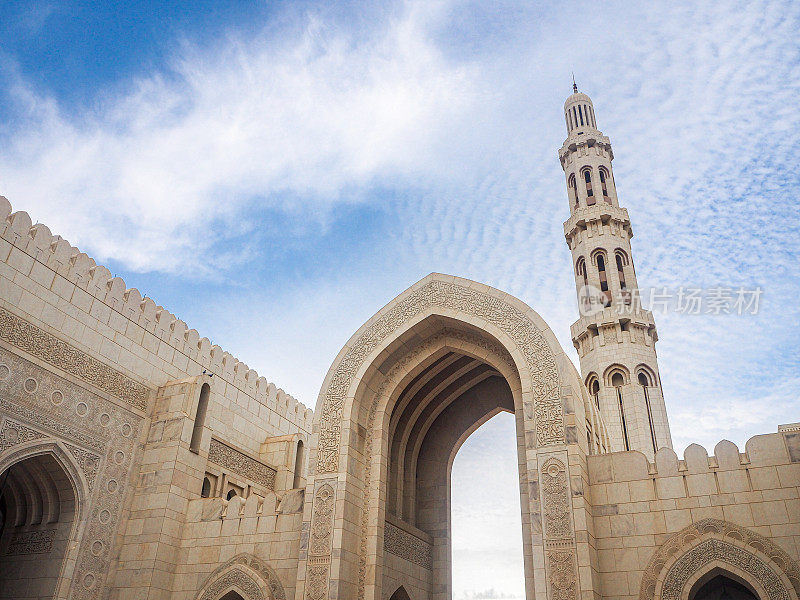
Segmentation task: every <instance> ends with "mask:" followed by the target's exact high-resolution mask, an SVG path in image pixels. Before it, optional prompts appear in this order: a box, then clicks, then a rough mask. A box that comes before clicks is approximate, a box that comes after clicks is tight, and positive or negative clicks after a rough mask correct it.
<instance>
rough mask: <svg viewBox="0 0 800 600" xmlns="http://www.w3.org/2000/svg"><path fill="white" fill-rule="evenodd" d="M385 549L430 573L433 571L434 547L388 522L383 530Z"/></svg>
mask: <svg viewBox="0 0 800 600" xmlns="http://www.w3.org/2000/svg"><path fill="white" fill-rule="evenodd" d="M383 547H384V548H385V549H386V551H387V552H391V553H392V554H394V555H395V556H399V557H400V558H404V559H406V560H407V561H409V562H412V563H414V564H416V565H419V566H420V567H423V568H425V569H428V570H429V571H430V570H432V569H433V547H432V546H431V545H430V544H429V543H428V542H426V541H425V540H423V539H421V538H419V537H417V536H415V535H413V534H411V533H409V532H407V531H405V530H403V529H400V528H399V527H397V526H396V525H393V524H392V523H389V522H388V521H387V522H386V524H385V525H384V530H383Z"/></svg>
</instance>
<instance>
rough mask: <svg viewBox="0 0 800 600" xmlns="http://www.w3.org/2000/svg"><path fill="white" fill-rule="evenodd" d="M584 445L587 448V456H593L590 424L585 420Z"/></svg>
mask: <svg viewBox="0 0 800 600" xmlns="http://www.w3.org/2000/svg"><path fill="white" fill-rule="evenodd" d="M586 445H587V446H588V447H589V454H594V444H592V424H591V423H590V422H589V419H586Z"/></svg>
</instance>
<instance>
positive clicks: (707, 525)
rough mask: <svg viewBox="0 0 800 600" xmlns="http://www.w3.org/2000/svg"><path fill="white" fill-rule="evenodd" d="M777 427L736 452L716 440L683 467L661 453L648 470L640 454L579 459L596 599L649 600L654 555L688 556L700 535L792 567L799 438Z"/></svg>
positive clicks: (687, 457)
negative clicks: (584, 462)
mask: <svg viewBox="0 0 800 600" xmlns="http://www.w3.org/2000/svg"><path fill="white" fill-rule="evenodd" d="M782 429H783V430H782V431H781V432H780V433H774V434H767V435H760V436H756V437H753V438H751V439H750V440H749V441H748V442H747V445H746V447H745V452H743V453H740V452H739V449H738V448H737V447H736V445H734V444H733V443H731V442H728V441H722V442H720V443H719V444H717V446H716V448H715V449H714V454H713V455H712V456H708V454H707V452H706V450H705V449H704V448H702V447H701V446H698V445H696V444H695V445H692V446H689V447H688V448H687V449H686V452H685V453H684V458H683V460H679V459H678V458H677V456H676V455H675V453H674V452H673V451H672V450H670V449H668V448H664V449H661V450H660V451H659V452H658V454H657V455H656V460H655V464H653V463H649V462H648V461H647V459H646V458H645V457H644V455H642V454H641V453H639V452H619V453H614V454H606V455H597V456H590V457H588V467H589V480H590V486H589V493H588V494H587V499H588V500H589V501H590V503H591V505H592V514H593V524H592V526H591V527H590V543H591V546H592V552H593V554H594V556H593V563H594V564H596V565H597V569H598V577H599V581H597V582H596V586H595V589H596V590H600V592H601V594H602V596H601V597H603V598H614V599H628V600H633V599H640V598H641V599H644V598H652V597H653V595H652V593H653V592H652V590H654V589H656V587H655V586H661V585H663V581H662V580H661V579H660V577H662V576H663V575H659V568H660V565H662V563H663V564H668V563H669V560H668V558H665V559H664V560H658V557H657V556H656V557H654V554H655V553H656V551H657V550H658V551H659V552H661V553H664V552H665V551H666V550H665V548H666V549H667V550H669V551H670V552H672V553H673V554H674V555H676V556H678V555H680V554H681V553H682V552H683V549H682V544H684V543H685V544H687V549H688V548H689V547H690V546H691V542H693V541H696V540H700V539H703V535H704V532H707V533H708V535H714V536H716V537H717V538H720V539H731V540H733V539H735V540H744V541H737V544H738V545H742V546H747V544H748V543H749V544H750V546H752V548H747V549H748V551H753V548H759V549H760V550H759V551H760V552H762V553H765V554H767V555H770V556H771V560H773V561H774V562H775V563H776V564H781V563H786V564H788V565H791V560H793V561H797V560H798V559H800V432H797V431H791V430H790V429H791V428H788V430H787V428H782ZM715 539H716V538H715ZM748 539H751V541H750V542H747V540H748ZM721 547H722V546H721ZM706 550H707V551H708V552H710V551H709V550H708V549H706ZM736 552H737V551H736V550H735V549H734V550H731V556H732V559H731V560H732V561H734V562H733V563H732V564H733V565H734V567H735V556H733V555H734V554H735V553H736ZM781 553H785V555H784V556H782V557H781ZM787 556H788V557H790V558H791V560H788V561H787V560H786V557H787ZM764 560H765V561H766V560H767V559H766V558H765V559H764ZM794 568H796V563H795V565H794ZM734 572H735V571H734ZM797 585H798V587H799V588H800V579H798V580H797ZM659 589H660V588H659ZM662 597H665V598H666V597H667V595H666V594H665V595H664V596H662ZM769 597H773V596H771V595H770V596H769ZM777 597H780V596H777ZM787 597H790V596H787Z"/></svg>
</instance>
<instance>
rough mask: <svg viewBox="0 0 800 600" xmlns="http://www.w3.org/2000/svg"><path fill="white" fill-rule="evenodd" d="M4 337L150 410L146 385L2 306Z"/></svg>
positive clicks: (0, 326) (0, 323) (0, 320)
mask: <svg viewBox="0 0 800 600" xmlns="http://www.w3.org/2000/svg"><path fill="white" fill-rule="evenodd" d="M0 339H2V340H5V341H6V342H8V343H9V344H12V345H13V346H16V347H17V348H19V349H21V350H24V351H25V352H27V353H29V354H31V355H32V356H35V357H36V358H39V359H41V360H43V361H45V362H47V363H49V364H51V365H53V366H54V367H56V368H58V369H61V370H62V371H66V372H67V373H69V374H71V375H75V376H76V377H80V378H81V379H83V380H84V381H86V382H88V383H91V384H92V385H94V386H96V387H98V388H100V389H101V390H103V391H105V392H108V393H109V394H111V395H112V396H116V397H117V398H119V399H121V400H122V401H123V402H125V403H127V404H129V405H130V406H132V407H133V408H135V409H137V410H140V411H145V410H147V398H148V396H149V395H150V390H149V389H148V388H147V387H146V386H144V385H142V384H141V383H138V382H136V381H134V380H133V379H131V378H130V377H127V376H126V375H123V374H122V373H120V372H119V371H117V370H116V369H113V368H111V367H109V366H108V365H107V364H105V363H103V362H100V361H99V360H97V359H95V358H92V357H91V356H89V355H88V354H86V353H85V352H83V351H81V350H78V349H77V348H75V347H74V346H71V345H70V344H68V343H67V342H65V341H63V340H61V339H59V338H57V337H55V336H54V335H52V334H50V333H48V332H46V331H44V330H43V329H40V328H39V327H36V326H35V325H33V324H32V323H28V321H26V320H24V319H22V318H21V317H18V316H17V315H15V314H12V313H11V312H9V311H7V310H5V309H4V308H0ZM26 391H28V390H27V387H26Z"/></svg>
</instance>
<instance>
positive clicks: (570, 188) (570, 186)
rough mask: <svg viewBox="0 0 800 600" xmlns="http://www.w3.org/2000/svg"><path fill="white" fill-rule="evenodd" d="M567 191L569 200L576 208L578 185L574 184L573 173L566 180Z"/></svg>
mask: <svg viewBox="0 0 800 600" xmlns="http://www.w3.org/2000/svg"><path fill="white" fill-rule="evenodd" d="M567 192H568V193H569V199H570V201H571V202H572V203H573V204H574V205H575V208H578V186H577V185H576V184H575V173H573V174H572V175H570V176H569V179H568V180H567Z"/></svg>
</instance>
